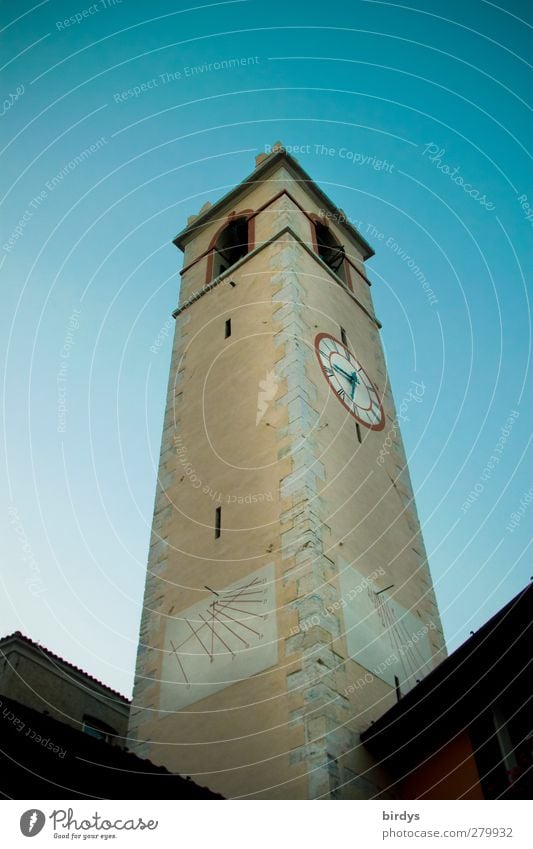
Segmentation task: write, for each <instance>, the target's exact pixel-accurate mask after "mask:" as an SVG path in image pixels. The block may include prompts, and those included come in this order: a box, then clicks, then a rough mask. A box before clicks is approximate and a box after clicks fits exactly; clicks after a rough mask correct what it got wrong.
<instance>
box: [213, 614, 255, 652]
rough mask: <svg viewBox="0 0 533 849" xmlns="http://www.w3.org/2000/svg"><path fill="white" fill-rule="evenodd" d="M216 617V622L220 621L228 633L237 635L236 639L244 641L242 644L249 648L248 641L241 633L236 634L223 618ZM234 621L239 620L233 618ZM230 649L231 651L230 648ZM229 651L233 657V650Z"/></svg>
mask: <svg viewBox="0 0 533 849" xmlns="http://www.w3.org/2000/svg"><path fill="white" fill-rule="evenodd" d="M230 618H231V617H230ZM216 619H217V622H220V624H221V625H223V626H224V628H227V630H228V631H229V632H230V634H233V636H234V637H237V639H238V640H240V641H241V643H244V645H245V646H246V648H247V649H249V648H250V643H247V642H246V640H245V639H244V637H241V635H240V634H237V632H236V631H234V630H233V628H230V626H229V625H228V623H227V622H224V620H223V619H219V618H218V616H217V617H216ZM234 621H235V622H237V623H238V622H239V620H238V619H235V620H234ZM230 651H231V649H230ZM231 653H232V655H233V657H235V655H234V653H233V652H231Z"/></svg>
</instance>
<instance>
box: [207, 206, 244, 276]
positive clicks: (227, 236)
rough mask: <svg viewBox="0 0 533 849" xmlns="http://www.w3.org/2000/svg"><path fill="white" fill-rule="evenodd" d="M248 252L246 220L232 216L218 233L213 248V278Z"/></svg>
mask: <svg viewBox="0 0 533 849" xmlns="http://www.w3.org/2000/svg"><path fill="white" fill-rule="evenodd" d="M247 253H248V221H247V219H246V218H242V217H241V218H233V219H232V220H231V221H230V222H229V224H227V225H226V226H225V227H224V229H223V230H222V231H221V233H219V235H218V239H217V241H216V244H215V246H214V249H213V254H214V256H213V274H212V276H213V278H215V277H218V275H219V274H222V273H223V272H224V271H226V270H227V269H228V268H230V266H232V265H235V263H236V262H238V261H239V260H240V259H242V257H243V256H246V254H247Z"/></svg>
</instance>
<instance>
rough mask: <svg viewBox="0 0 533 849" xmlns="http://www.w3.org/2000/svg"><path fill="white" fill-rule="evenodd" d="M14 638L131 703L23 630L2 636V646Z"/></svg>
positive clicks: (0, 642)
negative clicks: (27, 635)
mask: <svg viewBox="0 0 533 849" xmlns="http://www.w3.org/2000/svg"><path fill="white" fill-rule="evenodd" d="M12 639H19V640H22V642H24V643H27V645H29V646H31V647H32V648H34V649H38V650H39V651H40V652H41V654H43V655H45V656H46V657H48V658H50V660H53V661H59V662H60V663H62V664H64V665H65V666H68V667H69V669H73V670H74V671H75V672H77V673H78V674H80V675H83V677H84V678H87V679H88V680H89V681H94V683H95V684H98V686H100V687H103V688H104V690H107V691H108V692H109V693H113V695H114V696H118V697H119V699H121V700H122V701H123V702H126V704H131V699H128V698H127V697H126V696H123V695H122V693H119V692H118V690H114V689H113V688H112V687H109V686H108V685H107V684H104V683H103V681H99V680H98V678H95V677H94V675H90V674H89V673H88V672H85V670H84V669H80V667H79V666H76V665H75V664H74V663H70V661H68V660H65V658H64V657H60V656H59V655H58V654H55V653H54V652H53V651H50V649H47V648H46V647H45V646H41V645H40V644H39V643H36V642H35V641H34V640H32V639H31V638H30V637H26V635H25V634H23V633H22V632H21V631H14V632H13V633H12V634H7V635H6V636H5V637H0V647H1V646H2V643H4V642H5V641H6V640H12Z"/></svg>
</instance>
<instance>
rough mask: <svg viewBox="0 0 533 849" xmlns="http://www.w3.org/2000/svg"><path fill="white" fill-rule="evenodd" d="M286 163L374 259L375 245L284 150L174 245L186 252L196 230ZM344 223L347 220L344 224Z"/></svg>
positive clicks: (181, 234)
mask: <svg viewBox="0 0 533 849" xmlns="http://www.w3.org/2000/svg"><path fill="white" fill-rule="evenodd" d="M282 160H285V161H286V162H287V163H288V165H290V167H291V168H292V169H293V170H294V171H296V172H297V174H298V175H299V176H300V177H301V178H302V179H301V181H300V182H303V183H305V184H306V185H307V186H308V187H309V189H310V190H311V191H312V192H314V193H315V194H316V195H317V196H318V198H319V199H320V201H321V202H322V203H323V204H324V206H325V207H328V209H330V210H331V211H332V212H334V213H335V214H336V217H337V219H340V220H336V221H335V223H336V224H337V226H339V227H344V229H345V230H347V232H348V233H349V234H350V236H352V238H353V239H355V241H356V242H358V243H359V244H360V245H361V247H362V248H363V254H364V258H365V260H366V259H370V257H372V256H374V249H373V248H372V247H371V245H369V244H368V242H367V241H366V239H365V238H364V236H362V235H361V233H359V231H358V230H357V229H356V228H355V227H354V226H353V225H352V224H350V222H349V221H348V220H347V219H346V215H345V214H344V213H342V211H341V210H340V209H339V207H338V206H336V205H335V204H334V203H333V201H332V200H331V199H330V198H329V197H328V196H327V194H326V193H325V192H323V191H322V189H321V188H320V187H319V186H318V185H317V184H316V183H315V181H314V180H313V178H312V177H311V176H310V175H309V174H308V173H307V171H305V170H304V169H303V168H302V166H301V165H300V163H299V162H298V161H297V160H296V159H295V158H294V157H293V156H291V154H290V153H287V152H286V151H285V150H283V149H281V150H278V151H275V152H274V153H271V154H269V156H267V158H266V159H265V160H263V162H261V163H260V164H259V165H258V166H257V167H256V168H255V169H254V170H253V171H252V173H251V174H249V175H248V177H245V179H244V180H242V181H241V182H240V183H238V185H237V186H235V188H233V189H231V190H230V191H229V192H227V194H225V195H223V197H221V198H220V200H218V201H217V202H216V203H214V204H213V206H211V207H209V209H206V210H205V212H203V213H201V214H200V215H198V217H197V218H195V219H194V221H192V222H191V223H190V224H188V225H187V227H184V229H183V230H181V231H180V232H179V233H178V235H177V236H176V237H175V238H174V239H173V243H174V244H175V245H176V247H178V248H179V249H180V250H182V251H183V250H184V248H185V245H186V243H187V241H188V237H189V236H192V234H193V233H194V231H195V230H198V229H200V228H201V227H203V226H204V224H207V222H208V221H209V220H210V218H211V217H212V216H213V215H215V216H216V215H217V213H219V212H220V211H221V210H222V209H223V208H224V207H225V206H227V205H228V204H229V203H230V201H232V200H234V199H235V198H237V197H238V196H239V195H240V194H241V192H242V191H243V189H244V188H246V187H247V186H249V185H252V184H253V183H256V182H259V181H260V179H261V178H263V177H265V175H266V174H267V173H268V172H269V171H270V170H271V169H272V168H274V167H275V166H276V165H278V164H279V163H280V162H281V161H282ZM342 219H344V220H342Z"/></svg>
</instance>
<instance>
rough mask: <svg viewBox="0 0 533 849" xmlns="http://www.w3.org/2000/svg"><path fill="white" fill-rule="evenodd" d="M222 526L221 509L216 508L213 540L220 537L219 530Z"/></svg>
mask: <svg viewBox="0 0 533 849" xmlns="http://www.w3.org/2000/svg"><path fill="white" fill-rule="evenodd" d="M221 524H222V507H217V508H216V510H215V539H218V538H219V536H220V528H221Z"/></svg>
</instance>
